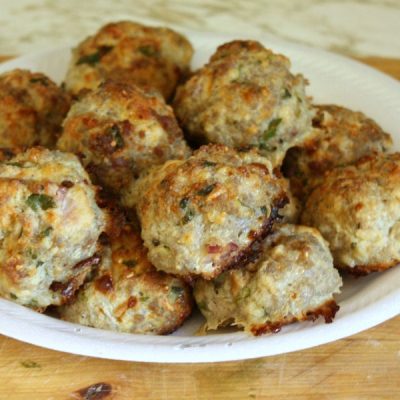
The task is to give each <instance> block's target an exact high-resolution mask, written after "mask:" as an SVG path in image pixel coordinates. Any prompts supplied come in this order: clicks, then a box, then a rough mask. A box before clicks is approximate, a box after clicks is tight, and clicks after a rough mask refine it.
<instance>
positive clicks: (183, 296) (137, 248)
mask: <svg viewBox="0 0 400 400" xmlns="http://www.w3.org/2000/svg"><path fill="white" fill-rule="evenodd" d="M103 254H104V255H103V261H102V264H101V267H100V270H99V273H98V275H97V276H96V278H95V279H94V280H93V281H91V282H89V283H87V284H85V286H84V287H83V288H82V289H81V290H80V291H79V293H78V296H77V298H76V300H75V301H74V302H73V303H72V304H68V305H66V306H63V307H62V308H61V309H60V316H61V318H63V319H65V320H67V321H71V322H76V323H79V324H82V325H88V326H92V327H95V328H101V329H109V330H113V331H119V332H128V333H144V334H167V333H170V332H173V331H174V330H176V329H177V328H178V327H179V326H180V325H181V324H182V323H183V321H184V320H185V319H186V318H187V317H188V316H189V315H190V313H191V309H192V295H191V291H190V289H189V286H188V285H187V284H186V283H185V282H184V281H183V280H182V279H180V278H177V277H174V276H173V275H169V274H165V273H164V272H158V271H156V269H155V268H154V267H153V266H152V265H151V264H150V262H149V261H148V259H147V250H146V249H145V247H144V246H143V243H142V240H141V238H140V235H139V233H136V232H135V231H134V230H132V229H131V228H129V227H128V226H127V227H125V229H124V230H123V232H122V234H121V236H120V237H118V238H112V239H111V244H110V246H108V247H106V249H105V250H104V252H103Z"/></svg>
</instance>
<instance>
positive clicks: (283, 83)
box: [174, 40, 313, 167]
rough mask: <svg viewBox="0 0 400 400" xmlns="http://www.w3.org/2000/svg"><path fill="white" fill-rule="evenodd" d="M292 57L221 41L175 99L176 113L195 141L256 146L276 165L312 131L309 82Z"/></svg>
mask: <svg viewBox="0 0 400 400" xmlns="http://www.w3.org/2000/svg"><path fill="white" fill-rule="evenodd" d="M289 67H290V62H289V60H288V59H287V58H286V57H284V56H282V55H279V54H274V53H273V52H272V51H271V50H268V49H266V48H264V47H263V46H262V45H261V44H260V43H258V42H253V41H238V40H236V41H233V42H230V43H226V44H224V45H222V46H220V47H219V48H218V50H217V52H216V53H215V54H214V55H213V56H212V57H211V59H210V62H209V63H208V64H207V65H205V66H204V67H203V68H201V69H200V70H199V71H197V72H196V73H195V74H194V75H193V76H192V77H191V78H190V79H189V80H188V81H187V82H186V83H185V84H184V85H183V86H181V87H180V88H179V89H178V91H177V94H176V97H175V100H174V108H175V111H176V115H177V118H178V120H179V122H180V123H181V125H182V126H183V128H184V130H185V131H186V132H187V133H188V135H189V136H191V137H192V138H194V140H195V141H200V142H212V143H222V144H225V145H227V146H231V147H246V146H255V147H257V148H258V149H259V150H260V151H261V152H262V154H263V155H265V156H266V157H268V158H269V160H270V161H271V162H272V164H273V166H274V167H275V166H278V165H280V163H281V162H282V160H283V157H284V156H285V153H286V151H287V149H289V148H290V147H292V146H295V145H297V144H299V143H302V142H303V141H304V140H305V139H306V138H307V137H308V135H309V133H310V132H311V118H312V115H313V112H312V108H311V106H310V101H309V99H308V98H307V97H306V95H305V85H306V82H305V80H304V78H303V77H302V76H301V75H293V74H291V73H290V71H289Z"/></svg>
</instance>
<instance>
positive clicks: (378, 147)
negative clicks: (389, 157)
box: [283, 105, 392, 199]
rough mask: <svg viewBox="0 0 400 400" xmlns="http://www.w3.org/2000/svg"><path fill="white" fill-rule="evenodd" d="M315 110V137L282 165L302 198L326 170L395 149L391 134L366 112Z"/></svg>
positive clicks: (291, 152) (293, 151)
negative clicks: (365, 113) (372, 154)
mask: <svg viewBox="0 0 400 400" xmlns="http://www.w3.org/2000/svg"><path fill="white" fill-rule="evenodd" d="M315 108H316V111H317V113H316V116H315V117H314V119H313V128H314V131H313V135H312V137H311V138H310V139H309V140H307V141H306V142H305V143H303V145H302V146H301V147H294V148H292V149H290V150H289V152H288V154H287V156H286V159H285V162H284V165H283V171H284V174H285V175H286V176H288V177H289V178H290V183H291V187H292V190H293V192H294V193H295V194H296V195H297V196H298V197H299V198H301V199H306V197H307V196H308V194H309V193H310V192H311V191H312V189H313V188H314V187H315V186H317V185H318V184H319V183H321V182H322V181H323V176H324V173H325V172H326V171H329V170H331V169H333V168H335V167H339V166H345V165H349V164H353V163H354V162H356V161H357V160H359V159H360V158H361V157H363V156H365V155H368V154H371V153H376V152H378V153H379V152H387V151H388V150H389V149H390V148H391V147H392V138H391V137H390V135H388V134H387V133H385V132H384V131H383V130H382V129H381V127H380V126H379V125H378V124H377V123H376V122H375V121H373V120H372V119H370V118H368V117H367V116H366V115H364V114H363V113H361V112H356V111H352V110H349V109H347V108H344V107H339V106H335V105H320V106H316V107H315Z"/></svg>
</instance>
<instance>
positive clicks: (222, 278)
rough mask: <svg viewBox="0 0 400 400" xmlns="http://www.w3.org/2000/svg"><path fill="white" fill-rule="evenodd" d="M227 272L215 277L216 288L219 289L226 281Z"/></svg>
mask: <svg viewBox="0 0 400 400" xmlns="http://www.w3.org/2000/svg"><path fill="white" fill-rule="evenodd" d="M225 276H226V275H225V274H221V275H218V276H217V277H216V278H215V279H213V281H212V282H213V284H214V288H215V289H219V288H221V287H222V285H223V284H224V282H225Z"/></svg>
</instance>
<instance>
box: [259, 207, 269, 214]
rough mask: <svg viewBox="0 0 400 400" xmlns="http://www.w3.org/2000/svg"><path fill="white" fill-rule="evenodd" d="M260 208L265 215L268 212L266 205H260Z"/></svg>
mask: <svg viewBox="0 0 400 400" xmlns="http://www.w3.org/2000/svg"><path fill="white" fill-rule="evenodd" d="M260 210H261V212H262V213H263V214H264V215H267V213H268V208H267V207H265V206H262V207H260Z"/></svg>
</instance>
